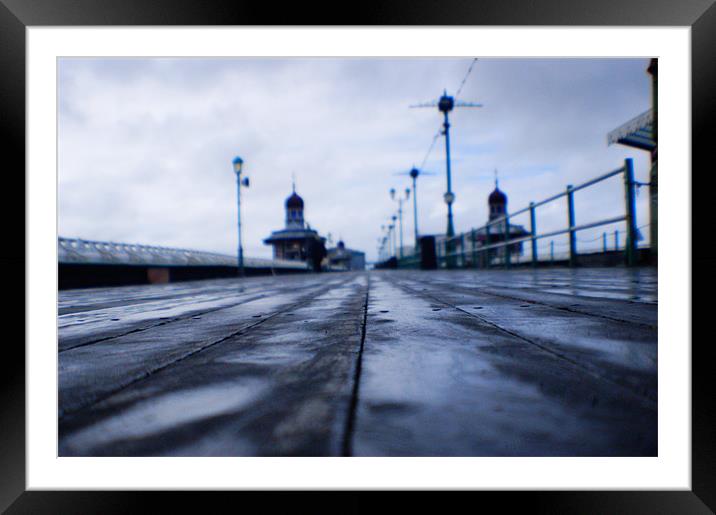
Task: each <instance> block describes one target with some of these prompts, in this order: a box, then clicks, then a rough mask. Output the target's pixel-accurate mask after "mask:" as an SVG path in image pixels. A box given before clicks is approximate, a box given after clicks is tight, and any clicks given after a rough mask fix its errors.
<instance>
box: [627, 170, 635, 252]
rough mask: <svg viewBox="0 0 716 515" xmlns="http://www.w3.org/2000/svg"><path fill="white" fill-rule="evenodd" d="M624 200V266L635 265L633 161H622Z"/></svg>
mask: <svg viewBox="0 0 716 515" xmlns="http://www.w3.org/2000/svg"><path fill="white" fill-rule="evenodd" d="M624 198H625V202H626V229H627V236H626V264H627V266H634V265H636V204H635V200H634V161H632V159H631V158H626V159H625V160H624Z"/></svg>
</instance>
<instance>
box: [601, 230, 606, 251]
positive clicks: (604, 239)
mask: <svg viewBox="0 0 716 515" xmlns="http://www.w3.org/2000/svg"><path fill="white" fill-rule="evenodd" d="M602 248H603V249H604V250H603V251H602V252H604V253H605V254H606V253H607V233H606V232H603V233H602Z"/></svg>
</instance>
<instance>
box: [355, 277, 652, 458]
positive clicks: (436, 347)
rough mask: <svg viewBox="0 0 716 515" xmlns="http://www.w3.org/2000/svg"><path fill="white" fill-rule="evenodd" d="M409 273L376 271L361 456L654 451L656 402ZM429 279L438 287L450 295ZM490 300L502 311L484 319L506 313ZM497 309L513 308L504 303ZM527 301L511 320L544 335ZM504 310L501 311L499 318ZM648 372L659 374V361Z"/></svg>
mask: <svg viewBox="0 0 716 515" xmlns="http://www.w3.org/2000/svg"><path fill="white" fill-rule="evenodd" d="M413 275H414V274H411V273H407V272H406V273H393V274H391V273H384V274H379V275H377V277H376V278H374V280H373V284H374V286H373V287H372V288H371V292H370V296H369V310H368V322H367V325H366V338H365V342H364V351H363V360H362V367H361V380H360V388H359V392H358V410H357V413H356V431H355V434H354V442H353V449H354V452H355V454H356V455H363V456H451V455H454V456H619V455H625V456H653V455H655V454H656V451H657V430H656V429H657V412H656V405H655V403H654V402H652V400H651V399H649V398H646V397H645V396H642V395H640V394H637V393H635V392H633V391H631V390H627V389H625V388H622V387H620V386H619V385H615V384H613V383H612V382H610V381H604V380H602V379H599V378H598V377H595V376H594V375H591V374H587V373H585V371H584V370H583V369H582V368H581V367H576V366H574V364H573V363H572V362H570V361H568V360H565V359H562V358H560V357H559V356H557V355H555V354H554V353H551V352H545V351H544V350H543V349H541V348H540V347H538V346H535V345H532V344H530V343H528V342H526V341H525V340H524V339H522V338H519V337H517V336H515V335H513V334H510V333H508V332H506V331H503V330H501V329H499V328H498V327H496V326H495V325H494V324H492V323H489V322H488V321H486V320H483V319H481V318H478V317H475V316H472V315H470V314H467V313H465V312H464V311H463V310H461V309H457V308H455V307H452V306H450V305H447V304H445V303H444V302H440V301H439V300H435V299H430V298H429V297H426V296H423V295H418V294H416V293H415V291H416V290H414V289H406V288H404V287H403V286H404V284H405V283H406V282H408V283H410V281H409V280H408V279H409V278H410V277H411V276H413ZM399 278H402V279H399ZM416 282H417V281H416ZM420 284H425V283H422V282H420ZM414 285H415V283H413V286H414ZM428 287H429V288H431V291H430V293H433V294H435V293H436V291H437V292H438V295H436V296H439V297H446V298H448V297H449V296H450V294H451V292H450V291H449V289H447V288H443V287H437V286H434V285H433V286H430V285H428ZM491 299H493V301H494V297H491ZM449 300H450V301H451V302H452V301H455V300H456V299H455V298H449ZM484 300H486V299H484ZM513 304H516V303H514V302H513ZM483 307H484V308H486V309H494V311H493V312H492V314H491V315H490V316H488V319H489V318H492V317H493V316H496V315H497V314H499V313H500V310H498V309H496V308H495V307H494V306H490V305H487V306H483ZM500 308H502V309H506V308H507V306H506V304H505V303H504V302H503V303H500ZM519 309H524V308H519V304H517V305H516V306H514V310H513V311H516V310H519ZM529 309H530V310H529V311H525V312H524V314H521V315H518V316H517V318H516V319H515V320H519V319H522V320H523V321H524V323H525V324H526V327H531V331H530V332H531V333H534V334H538V333H540V331H541V330H542V328H543V327H544V325H542V324H541V315H543V314H544V312H536V311H531V309H532V308H529ZM520 313H521V312H520ZM527 313H530V314H527ZM508 317H509V315H505V314H504V313H503V317H502V318H501V319H500V321H501V322H502V323H504V322H505V320H507V319H508ZM595 336H596V335H595ZM654 343H655V342H654ZM586 358H587V357H586V356H585V359H586ZM650 374H651V375H652V376H653V377H654V380H655V374H656V370H655V365H654V368H653V370H651V369H650Z"/></svg>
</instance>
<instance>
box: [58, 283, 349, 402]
mask: <svg viewBox="0 0 716 515" xmlns="http://www.w3.org/2000/svg"><path fill="white" fill-rule="evenodd" d="M346 279H347V278H346V277H344V276H338V277H333V278H331V279H330V280H328V281H327V283H322V282H320V281H315V280H314V281H313V282H311V283H308V287H307V288H295V287H292V285H287V286H284V287H283V288H282V291H281V293H274V294H273V295H271V296H270V297H261V298H258V299H256V300H251V301H248V302H245V303H243V304H239V305H236V306H233V307H229V308H225V309H220V310H216V311H212V312H209V313H207V314H205V315H202V316H200V317H190V318H183V319H180V320H178V321H176V322H173V323H170V324H164V325H160V326H155V327H151V328H149V329H147V330H144V331H140V332H134V333H130V334H126V335H124V336H119V337H117V338H112V339H109V340H106V341H100V342H98V343H95V344H93V345H88V346H81V347H76V348H72V349H69V350H67V351H65V352H61V353H60V354H59V363H58V383H59V413H60V416H62V415H64V414H66V413H68V412H72V411H75V410H77V409H79V408H81V407H83V406H87V405H89V404H92V403H93V402H96V401H97V400H99V399H101V398H103V397H104V396H106V395H108V394H110V393H112V392H114V391H116V390H118V389H120V388H122V387H124V386H126V385H128V384H130V383H132V382H134V381H136V380H138V379H141V378H142V377H145V376H147V375H149V374H151V373H153V372H155V371H156V370H159V369H161V368H163V367H165V366H167V365H169V364H171V363H173V362H175V361H177V360H181V359H184V358H185V357H187V356H189V355H191V354H193V353H195V352H197V351H200V350H201V349H204V348H207V347H209V346H211V345H214V344H216V343H217V342H219V341H222V340H223V339H225V338H228V337H230V336H232V335H235V334H238V333H239V332H241V331H244V330H246V329H247V328H248V327H251V326H253V325H256V324H257V323H261V322H262V321H263V320H265V319H266V318H269V317H272V316H275V315H276V314H277V313H280V312H282V311H285V310H287V309H290V308H292V307H293V306H294V305H296V304H301V303H302V302H305V301H306V300H307V299H310V298H311V297H312V296H314V295H315V294H317V292H319V291H321V290H325V289H330V288H331V286H332V285H334V284H338V283H340V282H343V281H345V280H346Z"/></svg>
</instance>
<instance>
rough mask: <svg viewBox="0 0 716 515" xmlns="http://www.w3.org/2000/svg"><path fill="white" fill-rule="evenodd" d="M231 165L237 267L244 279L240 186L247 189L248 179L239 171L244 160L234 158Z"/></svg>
mask: <svg viewBox="0 0 716 515" xmlns="http://www.w3.org/2000/svg"><path fill="white" fill-rule="evenodd" d="M232 164H233V165H234V173H235V174H236V198H237V207H238V209H237V212H238V223H239V255H238V259H239V262H238V265H239V276H240V277H244V275H245V272H244V247H243V245H242V243H241V186H245V187H247V188H248V186H249V178H248V177H244V178H243V179H242V178H241V171H242V168H243V166H244V160H243V159H241V158H240V157H238V156H237V157H235V158H234V160H233V161H232Z"/></svg>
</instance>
